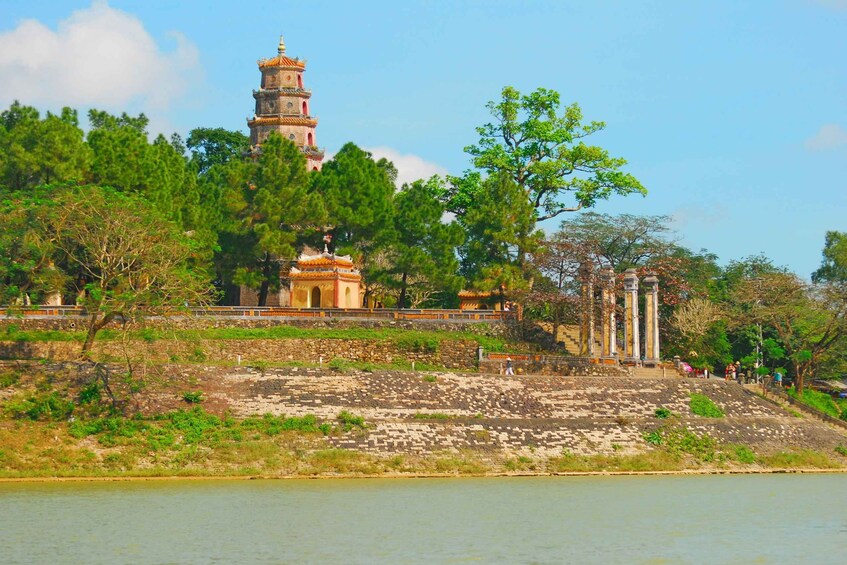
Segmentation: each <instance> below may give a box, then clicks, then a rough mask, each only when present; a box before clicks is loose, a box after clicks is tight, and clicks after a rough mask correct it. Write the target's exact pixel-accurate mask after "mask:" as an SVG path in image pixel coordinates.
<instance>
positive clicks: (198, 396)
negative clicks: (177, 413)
mask: <svg viewBox="0 0 847 565" xmlns="http://www.w3.org/2000/svg"><path fill="white" fill-rule="evenodd" d="M182 399H183V400H184V401H186V402H188V403H189V404H200V403H201V402H203V393H202V392H200V391H195V392H183V393H182Z"/></svg>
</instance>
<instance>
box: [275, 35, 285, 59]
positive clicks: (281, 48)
mask: <svg viewBox="0 0 847 565" xmlns="http://www.w3.org/2000/svg"><path fill="white" fill-rule="evenodd" d="M276 51H277V53H279V54H280V55H282V54H283V53H285V41H284V40H283V39H282V36H281V35H280V36H279V47H277V48H276Z"/></svg>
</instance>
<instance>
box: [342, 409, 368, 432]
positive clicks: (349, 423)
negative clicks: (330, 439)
mask: <svg viewBox="0 0 847 565" xmlns="http://www.w3.org/2000/svg"><path fill="white" fill-rule="evenodd" d="M337 419H338V421H339V422H341V426H342V427H343V429H344V430H345V431H347V430H349V429H351V428H354V427H356V428H364V427H365V419H364V418H363V417H361V416H354V415H353V414H351V413H350V412H348V411H347V410H342V411H341V412H339V413H338V418H337Z"/></svg>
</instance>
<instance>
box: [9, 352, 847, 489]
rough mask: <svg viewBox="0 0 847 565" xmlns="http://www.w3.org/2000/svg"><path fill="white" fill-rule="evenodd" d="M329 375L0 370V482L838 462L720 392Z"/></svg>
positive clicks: (747, 402)
mask: <svg viewBox="0 0 847 565" xmlns="http://www.w3.org/2000/svg"><path fill="white" fill-rule="evenodd" d="M331 365H332V364H331ZM335 365H337V366H329V367H323V368H316V367H306V368H304V367H287V368H286V367H277V368H273V367H268V366H263V367H261V368H256V367H221V366H217V365H200V364H185V363H174V364H169V365H144V366H141V367H136V368H135V372H133V373H127V369H126V367H125V366H121V365H117V364H116V365H93V364H79V363H56V364H49V363H39V362H15V363H7V364H6V365H5V366H4V368H3V370H2V371H0V478H8V479H15V478H33V479H37V478H54V477H60V478H61V477H68V478H72V477H91V478H98V477H102V478H128V477H246V476H267V477H353V476H391V477H394V476H409V477H414V476H451V475H456V476H459V475H501V474H521V475H526V474H528V475H533V474H535V475H549V474H570V473H673V472H680V473H688V472H695V473H712V472H743V473H749V472H770V471H774V470H786V469H806V470H808V469H818V470H844V469H845V467H847V435H845V434H844V432H843V430H841V429H840V428H838V429H835V428H834V427H832V426H828V425H827V424H824V423H822V422H817V421H814V420H813V419H808V418H796V417H794V416H792V415H790V414H789V413H787V412H785V411H783V410H782V409H781V408H779V407H777V406H775V405H773V404H771V403H768V402H765V401H763V400H762V399H760V398H758V397H756V396H754V395H750V394H747V393H746V392H745V391H744V390H743V389H742V388H741V387H738V386H737V385H735V384H734V383H724V382H722V381H719V382H704V381H702V380H683V379H679V380H676V379H652V380H651V379H643V378H622V377H618V378H605V377H567V378H562V377H555V376H547V377H545V376H532V377H522V376H500V375H490V374H473V375H469V374H462V373H458V372H438V373H422V372H414V371H396V370H379V369H373V368H369V370H364V371H363V370H357V369H354V368H351V366H350V365H349V364H343V363H337V364H335ZM371 369H372V370H371Z"/></svg>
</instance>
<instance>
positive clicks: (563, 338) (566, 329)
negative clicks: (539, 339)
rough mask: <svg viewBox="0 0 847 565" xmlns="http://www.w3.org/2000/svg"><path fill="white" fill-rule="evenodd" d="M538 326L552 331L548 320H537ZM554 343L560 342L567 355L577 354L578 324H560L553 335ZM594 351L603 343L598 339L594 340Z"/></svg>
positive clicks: (549, 332) (549, 331) (599, 348)
mask: <svg viewBox="0 0 847 565" xmlns="http://www.w3.org/2000/svg"><path fill="white" fill-rule="evenodd" d="M537 325H538V327H539V328H541V329H542V330H544V331H545V332H547V333H548V334H552V333H553V324H551V323H550V322H538V323H537ZM554 339H555V340H556V343H560V344H562V346H564V348H565V351H567V352H568V355H573V356H575V357H578V356H579V326H576V325H561V326H559V328H558V331H557V332H556V335H555V336H554ZM594 347H595V351H600V350H601V348H602V347H603V344H602V343H601V342H600V341H599V340H595V342H594Z"/></svg>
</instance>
